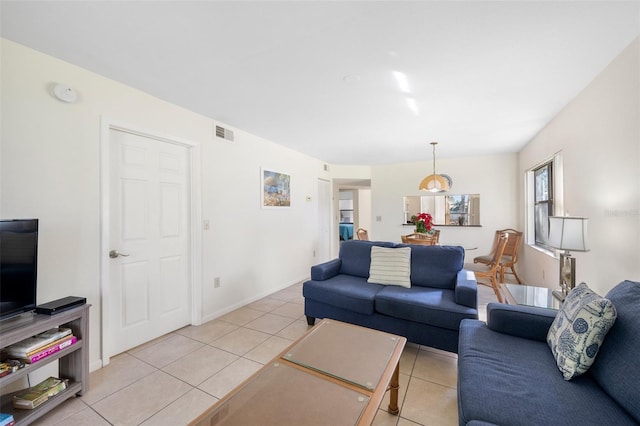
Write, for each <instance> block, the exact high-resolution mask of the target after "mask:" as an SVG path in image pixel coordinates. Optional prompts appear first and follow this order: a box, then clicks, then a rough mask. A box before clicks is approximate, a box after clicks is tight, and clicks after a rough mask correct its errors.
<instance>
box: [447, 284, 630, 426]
mask: <svg viewBox="0 0 640 426" xmlns="http://www.w3.org/2000/svg"><path fill="white" fill-rule="evenodd" d="M605 297H606V298H607V299H609V300H611V302H612V303H613V306H614V307H615V308H616V311H617V315H618V316H617V319H616V322H615V323H614V324H613V327H611V329H610V330H609V332H608V334H607V335H606V337H605V340H604V342H603V344H602V347H601V348H600V350H599V352H598V353H597V355H596V358H595V361H594V363H593V365H592V366H591V368H590V369H589V370H587V372H586V373H585V374H583V375H581V376H578V377H575V378H573V379H571V380H570V381H565V380H564V379H563V377H562V373H560V371H559V370H558V367H557V366H556V361H555V359H554V357H553V355H552V353H551V350H550V349H549V346H548V344H547V342H546V337H547V331H548V330H549V327H550V326H551V323H552V322H553V319H554V317H555V314H556V311H553V310H549V309H542V308H532V307H523V306H510V305H503V304H497V303H495V304H494V303H490V304H489V306H488V308H487V323H486V324H485V323H484V322H481V321H473V320H465V321H462V324H461V327H460V346H459V352H458V419H459V424H460V425H514V426H517V425H616V426H621V425H636V424H639V423H640V363H639V362H640V357H639V354H640V283H639V282H632V281H623V282H622V283H620V284H618V285H617V286H616V287H614V288H613V289H611V291H610V292H609V293H608V294H607V295H606V296H605Z"/></svg>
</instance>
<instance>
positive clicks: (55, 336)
mask: <svg viewBox="0 0 640 426" xmlns="http://www.w3.org/2000/svg"><path fill="white" fill-rule="evenodd" d="M70 334H71V329H70V328H66V327H58V328H52V329H51V330H47V331H44V332H42V333H40V334H37V335H35V336H33V337H29V338H28V339H24V340H22V341H20V342H17V343H14V344H13V345H10V346H7V347H6V348H5V352H6V353H7V354H8V355H10V356H11V357H15V358H21V357H26V356H27V354H28V353H30V352H34V351H37V350H38V349H40V348H43V347H45V346H47V345H49V344H51V343H53V342H55V341H56V340H60V339H62V338H63V337H65V336H68V335H70Z"/></svg>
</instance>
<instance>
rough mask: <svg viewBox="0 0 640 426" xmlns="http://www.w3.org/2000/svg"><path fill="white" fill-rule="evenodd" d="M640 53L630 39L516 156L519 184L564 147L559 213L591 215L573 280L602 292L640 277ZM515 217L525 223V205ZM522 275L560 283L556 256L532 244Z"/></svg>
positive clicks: (531, 280) (551, 284) (527, 249)
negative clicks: (587, 245)
mask: <svg viewBox="0 0 640 426" xmlns="http://www.w3.org/2000/svg"><path fill="white" fill-rule="evenodd" d="M639 51H640V41H639V39H636V40H635V41H634V42H633V43H631V44H630V45H629V46H628V47H627V48H626V49H625V50H624V51H623V52H622V53H621V54H620V55H619V56H618V57H617V58H616V59H615V60H614V61H613V62H612V63H611V64H610V65H609V66H608V67H607V68H605V69H604V70H603V71H602V72H601V73H600V74H599V75H598V76H597V77H596V78H595V79H594V81H593V82H592V83H591V84H589V85H588V86H587V87H586V88H585V89H584V90H583V91H582V92H581V93H580V94H579V95H578V96H577V97H576V98H575V99H574V100H573V101H572V102H571V103H569V105H567V106H566V107H565V108H564V109H563V110H562V111H561V112H560V114H558V115H557V116H556V117H555V118H554V119H553V120H552V121H551V122H550V123H549V124H548V125H547V126H546V127H545V128H544V129H543V130H542V131H541V132H540V133H539V134H538V135H537V136H536V137H535V138H534V139H533V140H532V141H531V142H530V143H529V144H528V145H527V146H526V147H525V148H524V149H523V150H522V151H521V152H520V156H519V181H520V182H524V180H523V176H524V173H525V171H526V170H527V169H529V168H531V167H533V166H534V165H535V164H537V163H539V162H541V161H542V160H544V159H545V158H547V157H550V156H551V155H553V154H554V153H555V152H557V151H561V152H562V156H563V171H564V188H563V190H564V208H565V210H566V211H565V214H567V213H568V214H569V215H572V216H586V217H588V218H589V242H590V245H591V251H590V252H586V253H573V255H574V256H575V257H576V262H577V266H576V277H577V278H576V282H581V281H585V282H586V283H587V284H588V285H589V286H590V287H592V288H593V289H594V290H596V291H597V292H599V293H600V294H605V293H606V292H607V291H608V290H609V289H610V288H611V287H613V286H614V285H616V284H617V283H618V282H620V281H621V280H624V279H632V280H636V281H640V106H639V103H640V66H639V63H640V55H639ZM522 185H524V183H522ZM519 204H521V205H522V204H523V201H522V200H521V202H520V203H519ZM520 217H521V223H524V211H521V212H520ZM521 273H522V278H523V279H525V280H526V281H527V282H528V283H531V284H534V285H543V286H547V287H557V286H558V260H557V259H555V258H553V257H551V256H550V255H548V254H545V253H542V252H539V251H537V250H535V249H533V248H531V247H527V246H525V248H524V250H523V258H522V261H521ZM543 276H544V278H543Z"/></svg>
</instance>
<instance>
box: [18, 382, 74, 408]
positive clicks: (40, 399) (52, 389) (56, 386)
mask: <svg viewBox="0 0 640 426" xmlns="http://www.w3.org/2000/svg"><path fill="white" fill-rule="evenodd" d="M67 382H68V380H66V379H58V378H56V377H49V378H48V379H45V380H43V381H42V382H40V383H38V384H37V385H35V386H34V387H31V388H29V389H25V390H24V391H23V392H20V393H18V394H16V395H15V396H14V397H13V407H14V408H22V409H26V410H33V409H34V408H36V407H37V406H39V405H41V404H43V403H44V402H45V401H47V400H48V399H49V398H51V397H52V396H55V395H57V394H58V393H60V392H62V391H63V390H65V389H66V388H67Z"/></svg>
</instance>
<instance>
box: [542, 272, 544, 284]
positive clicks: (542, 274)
mask: <svg viewBox="0 0 640 426" xmlns="http://www.w3.org/2000/svg"><path fill="white" fill-rule="evenodd" d="M542 281H544V269H543V270H542Z"/></svg>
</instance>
